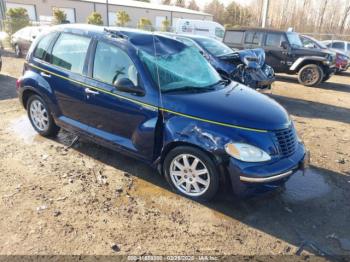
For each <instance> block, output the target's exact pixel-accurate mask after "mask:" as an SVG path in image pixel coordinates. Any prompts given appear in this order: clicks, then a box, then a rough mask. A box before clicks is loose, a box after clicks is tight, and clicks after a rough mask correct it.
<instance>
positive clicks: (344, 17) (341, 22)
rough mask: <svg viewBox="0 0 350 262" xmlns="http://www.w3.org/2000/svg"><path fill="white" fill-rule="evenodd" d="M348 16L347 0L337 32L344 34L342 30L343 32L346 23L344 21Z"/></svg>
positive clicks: (349, 4) (349, 11)
mask: <svg viewBox="0 0 350 262" xmlns="http://www.w3.org/2000/svg"><path fill="white" fill-rule="evenodd" d="M349 15H350V0H347V3H346V7H345V10H344V14H343V17H342V19H341V20H340V28H339V32H341V33H344V30H345V23H346V20H347V19H348V17H349Z"/></svg>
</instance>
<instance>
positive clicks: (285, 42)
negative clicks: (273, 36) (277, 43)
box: [281, 41, 289, 49]
mask: <svg viewBox="0 0 350 262" xmlns="http://www.w3.org/2000/svg"><path fill="white" fill-rule="evenodd" d="M281 47H282V48H283V49H288V48H289V44H288V42H287V41H283V42H282V43H281Z"/></svg>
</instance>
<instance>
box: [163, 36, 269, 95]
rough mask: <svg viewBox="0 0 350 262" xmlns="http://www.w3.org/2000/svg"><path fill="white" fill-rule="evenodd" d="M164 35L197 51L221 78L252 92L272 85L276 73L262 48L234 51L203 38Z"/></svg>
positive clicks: (222, 44)
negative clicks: (268, 62)
mask: <svg viewBox="0 0 350 262" xmlns="http://www.w3.org/2000/svg"><path fill="white" fill-rule="evenodd" d="M163 34H165V35H168V36H170V37H173V38H174V39H176V40H178V41H181V42H183V43H184V44H186V45H188V46H191V47H194V48H196V49H198V50H199V52H200V53H201V54H202V55H203V56H204V57H205V58H206V59H207V60H208V61H209V63H210V64H211V65H212V66H213V67H214V68H215V69H216V71H217V72H218V73H219V74H220V76H221V77H222V78H225V79H230V80H233V81H236V82H239V83H242V84H244V85H246V86H249V87H251V88H253V89H270V88H271V85H272V83H273V82H274V81H275V71H274V70H273V68H272V67H271V66H269V65H268V64H266V62H265V51H264V49H262V48H256V49H244V50H233V49H231V48H230V47H228V46H227V45H225V44H224V43H222V42H220V41H219V40H216V39H213V38H209V37H205V36H198V35H179V34H173V33H163Z"/></svg>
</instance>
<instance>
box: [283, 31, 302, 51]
mask: <svg viewBox="0 0 350 262" xmlns="http://www.w3.org/2000/svg"><path fill="white" fill-rule="evenodd" d="M287 37H288V41H289V43H290V45H291V46H292V47H296V48H299V47H303V43H302V42H301V40H300V37H299V35H298V34H297V33H294V32H288V33H287Z"/></svg>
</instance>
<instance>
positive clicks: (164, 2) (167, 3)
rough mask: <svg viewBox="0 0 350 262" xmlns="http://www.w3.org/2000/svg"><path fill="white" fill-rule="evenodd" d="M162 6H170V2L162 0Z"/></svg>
mask: <svg viewBox="0 0 350 262" xmlns="http://www.w3.org/2000/svg"><path fill="white" fill-rule="evenodd" d="M161 3H162V5H171V0H162V2H161Z"/></svg>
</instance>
